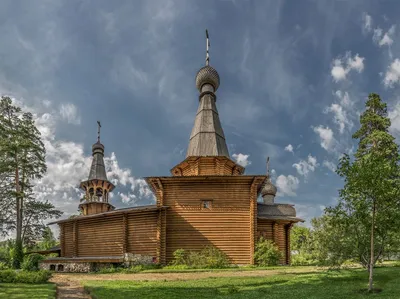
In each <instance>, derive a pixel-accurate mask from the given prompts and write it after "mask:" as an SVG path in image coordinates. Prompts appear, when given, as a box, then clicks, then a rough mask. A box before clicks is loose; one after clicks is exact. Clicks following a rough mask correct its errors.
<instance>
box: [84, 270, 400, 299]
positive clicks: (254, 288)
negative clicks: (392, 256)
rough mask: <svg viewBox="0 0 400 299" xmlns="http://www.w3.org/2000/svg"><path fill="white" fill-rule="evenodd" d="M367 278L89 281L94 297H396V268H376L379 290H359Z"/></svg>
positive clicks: (361, 274) (357, 274) (399, 288)
mask: <svg viewBox="0 0 400 299" xmlns="http://www.w3.org/2000/svg"><path fill="white" fill-rule="evenodd" d="M367 282H368V273H366V271H353V270H350V271H349V270H345V271H341V272H335V273H332V272H323V273H307V274H286V275H285V274H281V275H276V276H266V277H219V278H212V279H198V280H181V281H165V282H163V281H149V282H137V281H135V282H134V281H88V282H86V283H85V285H86V289H87V290H89V291H90V293H91V294H92V295H94V296H93V298H96V299H102V298H115V299H119V298H143V299H152V298H165V299H168V298H188V299H191V298H193V299H194V298H205V299H207V298H213V299H214V298H216V299H219V298H233V299H235V298H250V299H251V298H257V299H258V298H269V299H274V298H283V299H292V298H293V299H303V298H304V299H305V298H307V299H317V298H318V299H319V298H324V299H325V298H326V299H331V298H332V299H333V298H335V299H336V298H367V297H368V298H371V297H373V298H388V299H389V298H390V299H392V298H398V294H400V275H399V273H398V269H393V268H392V269H390V268H386V269H379V270H377V271H376V276H375V286H376V288H380V289H383V291H382V292H381V293H378V294H366V293H363V292H360V290H362V289H365V288H366V286H367Z"/></svg>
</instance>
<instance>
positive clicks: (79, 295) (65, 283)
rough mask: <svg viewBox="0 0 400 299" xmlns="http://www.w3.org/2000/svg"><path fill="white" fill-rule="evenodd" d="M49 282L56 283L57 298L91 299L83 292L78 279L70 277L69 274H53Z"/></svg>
mask: <svg viewBox="0 0 400 299" xmlns="http://www.w3.org/2000/svg"><path fill="white" fill-rule="evenodd" d="M50 282H52V283H55V284H56V285H57V299H91V298H92V297H91V296H89V295H88V294H86V293H85V290H84V289H83V287H82V286H81V284H80V283H79V281H78V280H75V279H70V276H69V275H57V274H54V275H53V276H52V278H51V279H50Z"/></svg>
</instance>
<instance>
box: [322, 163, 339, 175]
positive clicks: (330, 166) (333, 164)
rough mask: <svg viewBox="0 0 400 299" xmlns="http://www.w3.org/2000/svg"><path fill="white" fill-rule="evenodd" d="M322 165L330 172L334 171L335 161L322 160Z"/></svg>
mask: <svg viewBox="0 0 400 299" xmlns="http://www.w3.org/2000/svg"><path fill="white" fill-rule="evenodd" d="M322 165H324V166H325V167H326V168H328V169H329V170H330V171H332V172H335V171H336V165H335V163H333V162H331V161H327V160H324V162H322Z"/></svg>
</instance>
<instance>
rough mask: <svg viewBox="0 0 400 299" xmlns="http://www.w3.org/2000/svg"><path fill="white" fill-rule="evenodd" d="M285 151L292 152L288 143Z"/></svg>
mask: <svg viewBox="0 0 400 299" xmlns="http://www.w3.org/2000/svg"><path fill="white" fill-rule="evenodd" d="M285 151H287V152H290V153H293V145H291V144H288V145H287V146H286V147H285Z"/></svg>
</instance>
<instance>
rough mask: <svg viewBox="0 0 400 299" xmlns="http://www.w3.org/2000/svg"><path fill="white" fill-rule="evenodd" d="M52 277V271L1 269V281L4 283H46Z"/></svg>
mask: <svg viewBox="0 0 400 299" xmlns="http://www.w3.org/2000/svg"><path fill="white" fill-rule="evenodd" d="M50 277H51V273H50V271H45V270H40V271H36V272H28V271H18V272H17V271H15V270H1V271H0V282H2V283H4V282H6V283H33V284H38V283H46V282H47V281H48V280H49V279H50Z"/></svg>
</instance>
